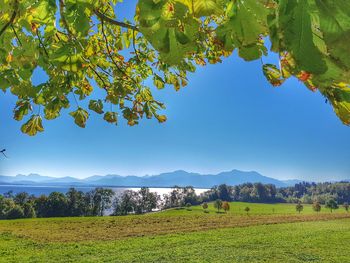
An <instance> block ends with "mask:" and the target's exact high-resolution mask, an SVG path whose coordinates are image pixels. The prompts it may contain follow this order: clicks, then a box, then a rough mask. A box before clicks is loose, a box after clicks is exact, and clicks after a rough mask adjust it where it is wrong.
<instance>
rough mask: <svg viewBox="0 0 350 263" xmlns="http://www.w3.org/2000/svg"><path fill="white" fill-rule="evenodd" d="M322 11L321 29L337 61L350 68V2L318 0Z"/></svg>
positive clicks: (340, 64) (345, 0)
mask: <svg viewBox="0 0 350 263" xmlns="http://www.w3.org/2000/svg"><path fill="white" fill-rule="evenodd" d="M316 5H317V7H318V10H319V12H320V18H321V19H320V30H321V31H322V33H323V40H324V41H325V44H326V46H327V50H328V52H329V53H330V55H331V57H332V58H333V59H334V62H335V63H338V65H339V66H342V67H344V66H345V67H346V68H347V69H348V70H350V56H349V43H350V19H349V17H350V2H349V1H347V0H337V1H329V0H316Z"/></svg>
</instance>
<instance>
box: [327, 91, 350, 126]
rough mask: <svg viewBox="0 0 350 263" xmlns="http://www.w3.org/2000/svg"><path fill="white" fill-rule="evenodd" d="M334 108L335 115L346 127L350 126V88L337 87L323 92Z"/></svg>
mask: <svg viewBox="0 0 350 263" xmlns="http://www.w3.org/2000/svg"><path fill="white" fill-rule="evenodd" d="M323 93H324V94H325V96H326V97H327V98H328V99H329V100H330V102H331V103H332V105H333V107H334V111H335V113H336V114H337V115H338V117H339V118H340V119H341V120H342V122H343V123H344V124H346V125H350V86H347V88H343V89H340V88H339V87H338V88H336V87H332V88H328V89H327V90H325V91H323Z"/></svg>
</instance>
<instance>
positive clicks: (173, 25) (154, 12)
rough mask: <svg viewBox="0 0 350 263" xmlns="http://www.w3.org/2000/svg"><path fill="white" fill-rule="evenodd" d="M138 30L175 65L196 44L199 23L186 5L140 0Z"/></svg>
mask: <svg viewBox="0 0 350 263" xmlns="http://www.w3.org/2000/svg"><path fill="white" fill-rule="evenodd" d="M138 6H139V10H140V31H141V32H142V34H143V35H144V36H145V37H146V38H147V40H148V41H149V42H150V43H151V44H152V45H153V47H154V48H155V49H157V50H158V51H159V53H160V56H161V59H162V60H163V61H164V62H166V63H168V64H170V65H177V64H179V63H181V61H182V59H183V58H184V57H186V55H187V54H188V53H191V52H195V51H196V48H197V44H196V40H197V39H198V29H199V23H198V21H197V20H195V19H193V18H192V17H190V16H188V15H187V14H188V12H189V9H188V7H187V6H186V5H185V4H183V3H180V2H177V1H171V0H159V1H153V0H140V1H139V5H138Z"/></svg>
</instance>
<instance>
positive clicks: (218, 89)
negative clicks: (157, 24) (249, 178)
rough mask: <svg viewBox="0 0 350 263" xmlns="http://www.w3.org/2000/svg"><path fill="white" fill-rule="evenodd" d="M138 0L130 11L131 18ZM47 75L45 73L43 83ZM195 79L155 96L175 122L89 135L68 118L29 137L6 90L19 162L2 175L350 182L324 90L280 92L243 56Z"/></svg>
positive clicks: (6, 139)
mask: <svg viewBox="0 0 350 263" xmlns="http://www.w3.org/2000/svg"><path fill="white" fill-rule="evenodd" d="M133 2H134V1H127V3H126V6H124V8H125V10H127V12H128V16H130V14H131V10H132V4H133ZM270 59H273V58H270ZM264 61H267V58H265V59H264ZM41 78H42V75H40V74H37V75H36V76H35V78H34V81H36V82H38V83H40V82H41V80H42V79H41ZM189 80H190V81H189V86H188V87H186V88H184V89H182V90H181V91H179V92H175V91H174V90H172V89H171V88H166V89H164V90H162V91H155V94H156V97H157V98H159V99H160V100H162V101H163V102H165V103H166V105H167V109H166V110H165V111H164V113H165V114H166V115H167V116H168V121H167V122H166V123H165V124H158V122H157V121H155V120H152V121H149V120H145V121H142V122H141V123H140V124H139V125H138V126H136V127H128V126H127V125H126V124H125V122H124V121H121V122H120V124H119V126H118V127H116V126H114V125H109V124H107V123H105V122H104V121H103V120H102V119H101V118H100V116H96V115H95V114H92V115H91V117H90V119H89V121H88V125H87V127H86V128H85V129H81V128H79V127H77V126H75V124H74V123H73V119H72V117H70V116H69V115H68V114H67V113H63V114H62V116H61V117H60V118H59V119H56V120H55V121H45V122H44V125H45V132H44V133H42V134H39V135H37V136H36V137H28V136H27V135H24V134H22V133H21V132H20V126H21V124H22V123H20V122H16V121H14V120H13V119H12V110H13V106H14V103H15V99H14V97H12V96H11V95H10V94H9V93H7V94H2V93H1V94H0V123H1V129H0V148H1V147H3V148H6V149H7V151H8V155H9V156H10V159H3V158H1V159H0V174H2V175H16V174H18V173H22V174H28V173H40V174H42V175H48V176H57V177H60V176H75V177H87V176H91V175H95V174H101V175H104V174H121V175H128V174H135V175H145V174H157V173H159V172H164V171H172V170H177V169H184V170H187V171H194V172H201V173H215V172H220V171H224V170H231V169H241V170H256V171H258V172H260V173H262V174H264V175H266V176H271V177H275V178H279V179H286V178H299V179H305V180H317V181H319V180H333V179H334V180H335V179H345V178H347V179H350V161H349V157H350V140H349V138H350V127H346V126H344V125H343V124H342V123H341V122H340V121H339V120H338V118H337V117H336V115H335V114H334V113H333V110H332V108H331V106H330V105H328V104H325V102H324V98H323V97H322V96H321V95H320V94H319V93H312V92H310V91H309V90H307V89H306V88H305V87H303V85H302V84H301V83H300V82H299V81H297V80H290V81H288V82H286V83H285V84H284V85H283V86H282V87H280V88H273V87H271V86H270V85H269V84H268V83H267V81H266V80H265V79H264V77H263V75H262V72H261V62H260V61H256V62H251V63H246V62H244V61H242V60H241V59H239V58H238V57H237V56H236V55H234V56H232V57H230V58H229V59H226V60H225V61H224V63H222V64H217V65H213V66H212V65H210V66H207V67H204V68H199V69H198V71H197V72H196V74H194V75H191V76H190V77H189ZM72 105H74V103H72ZM72 110H74V108H72Z"/></svg>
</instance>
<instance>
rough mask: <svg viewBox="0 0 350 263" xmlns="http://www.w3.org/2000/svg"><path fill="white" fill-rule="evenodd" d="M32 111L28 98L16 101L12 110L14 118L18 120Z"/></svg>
mask: <svg viewBox="0 0 350 263" xmlns="http://www.w3.org/2000/svg"><path fill="white" fill-rule="evenodd" d="M29 111H32V105H31V104H30V102H29V101H28V100H20V101H18V102H17V103H16V108H15V110H14V119H15V120H17V121H20V120H22V119H23V117H24V116H25V115H27V114H28V113H29Z"/></svg>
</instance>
